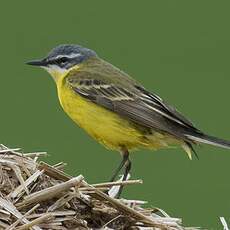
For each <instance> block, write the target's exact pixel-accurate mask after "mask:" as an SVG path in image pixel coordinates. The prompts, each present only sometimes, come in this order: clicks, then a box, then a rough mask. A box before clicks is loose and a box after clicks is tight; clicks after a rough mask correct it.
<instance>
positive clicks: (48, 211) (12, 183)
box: [0, 145, 197, 230]
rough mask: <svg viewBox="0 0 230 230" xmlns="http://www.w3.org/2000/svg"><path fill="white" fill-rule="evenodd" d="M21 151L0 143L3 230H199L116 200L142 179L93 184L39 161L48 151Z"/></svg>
mask: <svg viewBox="0 0 230 230" xmlns="http://www.w3.org/2000/svg"><path fill="white" fill-rule="evenodd" d="M19 151H20V149H9V148H7V147H6V146H4V145H0V229H7V230H13V229H18V230H26V229H33V230H41V229H45V230H46V229H54V230H55V229H63V230H64V229H142V230H147V229H153V230H157V229H164V230H184V229H190V230H192V229H193V230H195V229H197V228H185V227H182V223H181V219H179V218H172V217H170V216H168V215H167V214H166V213H165V212H164V211H162V210H160V209H157V208H152V209H144V208H142V207H141V206H142V205H143V204H144V203H145V202H143V201H138V200H125V199H119V200H118V199H115V198H113V197H115V196H116V193H117V190H118V188H119V185H122V186H128V185H132V184H140V183H142V181H141V180H128V181H125V182H122V181H116V182H112V183H110V182H108V183H99V184H91V185H90V184H88V183H87V182H86V180H85V179H84V177H83V176H82V175H78V176H76V177H72V176H69V175H67V174H65V173H64V172H63V168H64V166H65V164H64V163H59V164H56V165H53V166H51V165H49V164H47V163H45V162H38V158H39V157H40V156H43V155H45V154H46V153H27V154H22V153H20V152H19ZM105 192H106V193H105ZM107 194H109V195H107Z"/></svg>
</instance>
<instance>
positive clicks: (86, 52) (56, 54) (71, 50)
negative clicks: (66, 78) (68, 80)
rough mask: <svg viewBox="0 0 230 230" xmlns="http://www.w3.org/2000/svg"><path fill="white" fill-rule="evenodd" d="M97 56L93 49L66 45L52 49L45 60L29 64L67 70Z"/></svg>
mask: <svg viewBox="0 0 230 230" xmlns="http://www.w3.org/2000/svg"><path fill="white" fill-rule="evenodd" d="M96 56H97V54H96V53H95V52H94V51H93V50H91V49H88V48H84V47H82V46H80V45H73V44H64V45H59V46H57V47H55V48H54V49H52V50H51V51H50V52H49V53H48V55H47V56H46V57H45V58H43V59H40V60H33V61H29V62H27V64H29V65H34V66H40V67H44V68H49V67H54V66H55V67H57V68H60V69H65V70H67V69H69V68H71V67H72V66H74V65H77V64H79V63H81V62H83V61H85V60H87V59H89V58H90V57H96Z"/></svg>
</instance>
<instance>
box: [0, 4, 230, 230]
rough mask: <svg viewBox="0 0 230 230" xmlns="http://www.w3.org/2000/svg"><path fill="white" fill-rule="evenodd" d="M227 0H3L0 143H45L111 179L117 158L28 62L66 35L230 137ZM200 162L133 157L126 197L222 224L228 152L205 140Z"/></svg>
mask: <svg viewBox="0 0 230 230" xmlns="http://www.w3.org/2000/svg"><path fill="white" fill-rule="evenodd" d="M229 3H230V2H229V1H211V0H208V1H206V0H199V1H198V0H193V1H185V0H180V1H179V0H168V1H165V0H158V1H150V0H149V1H132V0H126V1H118V0H117V1H106V0H104V1H102V0H101V1H76V0H75V1H71V0H69V1H29V0H28V1H1V8H0V28H1V32H0V52H1V53H0V65H1V76H0V86H1V90H0V103H1V104H0V105H1V112H0V127H1V139H0V142H1V143H4V144H6V145H8V146H10V147H22V148H23V150H24V151H27V152H28V151H37V150H39V151H43V150H44V151H47V152H48V153H49V154H50V155H51V156H50V157H49V158H47V159H46V160H47V161H48V162H51V163H55V162H60V161H64V162H67V163H68V167H67V172H68V173H71V174H72V175H78V174H80V173H81V174H83V175H84V176H85V177H86V178H87V180H88V181H89V182H101V181H106V180H108V179H109V177H110V176H111V172H112V170H113V169H114V168H115V167H116V165H117V164H118V162H119V161H120V156H119V154H117V153H113V152H109V151H108V150H106V149H104V147H102V146H100V145H99V144H97V143H96V142H95V141H94V140H92V139H91V138H89V137H88V136H87V135H86V134H85V132H84V131H83V130H81V129H79V128H77V127H76V126H75V125H74V124H73V122H72V121H71V120H70V119H69V118H68V117H67V115H65V113H64V112H63V111H62V109H61V108H60V106H59V103H58V100H57V95H56V88H55V85H54V82H53V81H52V79H51V77H49V75H48V73H46V72H44V71H43V70H40V69H36V68H32V67H31V66H26V65H25V64H24V63H25V61H27V60H28V59H32V58H37V57H42V56H44V55H45V54H46V53H47V52H48V51H49V50H50V49H51V48H53V47H54V46H56V45H58V44H61V43H77V44H81V45H83V46H86V47H89V48H91V49H94V50H96V51H97V53H98V54H99V56H100V57H102V58H104V59H106V60H107V61H109V62H111V63H113V64H114V65H116V66H118V67H119V68H121V69H123V70H124V71H126V72H127V73H129V74H130V75H131V76H133V77H134V78H136V79H137V80H138V81H140V82H141V83H143V85H145V86H146V87H147V88H148V89H149V90H152V91H154V92H157V93H158V94H159V95H161V97H163V98H164V99H165V100H166V101H168V102H169V103H171V104H172V105H174V106H176V107H177V108H178V109H179V110H180V111H181V112H183V113H184V114H185V115H186V116H188V117H189V118H190V119H191V120H192V121H193V122H194V123H195V124H196V126H197V127H199V128H201V129H202V130H203V131H205V132H208V133H210V134H213V135H217V136H219V137H223V138H226V139H230V125H229V116H230V105H229V95H230V92H229V85H230V78H229V74H230V68H229V59H230V55H229V54H230V30H229V23H230V14H229V7H230V4H229ZM197 151H198V153H199V156H200V160H196V159H195V160H193V161H189V160H188V158H187V156H186V154H185V153H184V152H183V151H182V150H181V149H168V150H161V151H158V152H151V151H147V150H141V151H139V152H137V153H135V154H133V156H132V160H133V171H132V178H142V179H143V180H144V184H143V185H142V186H141V185H138V186H132V187H128V188H127V189H126V190H125V193H124V196H125V197H129V198H133V199H142V200H148V201H149V205H152V206H158V207H161V208H162V209H164V210H165V211H167V212H168V213H169V214H171V215H173V216H175V217H183V220H184V223H185V224H186V225H192V226H202V227H208V228H209V229H222V227H221V226H220V224H219V220H218V217H219V216H225V217H226V218H227V220H228V218H229V214H230V200H229V192H230V181H229V162H230V151H227V150H223V149H219V148H213V147H209V146H203V147H201V148H197Z"/></svg>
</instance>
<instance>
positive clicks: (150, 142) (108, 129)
mask: <svg viewBox="0 0 230 230" xmlns="http://www.w3.org/2000/svg"><path fill="white" fill-rule="evenodd" d="M56 83H57V89H58V96H59V100H60V103H61V105H62V107H63V109H64V111H65V112H66V113H67V114H68V115H69V117H70V118H71V119H72V120H73V121H74V122H75V123H76V124H77V125H78V126H80V127H81V128H83V129H84V130H85V131H86V132H87V133H88V134H89V135H90V136H92V137H93V138H95V139H96V140H97V141H98V142H100V143H101V144H103V145H105V146H106V147H107V148H109V149H113V150H118V151H119V150H120V148H121V147H123V146H125V147H126V148H128V149H129V150H131V149H136V148H141V147H142V148H143V147H144V148H151V149H159V148H162V147H167V146H168V144H171V143H173V142H174V141H175V140H174V139H173V140H172V138H171V137H169V136H167V135H162V134H160V133H157V132H153V134H151V135H146V133H144V132H143V129H141V128H140V127H138V126H137V125H135V124H134V123H132V122H130V121H128V120H126V119H124V118H122V117H120V116H119V115H117V114H115V113H113V112H111V111H109V110H107V109H104V108H103V107H101V106H98V105H96V104H94V103H92V102H90V101H88V100H87V99H85V98H83V97H81V96H80V95H78V94H77V93H75V92H74V91H73V90H72V89H71V88H70V87H69V85H68V84H66V83H65V81H64V80H63V79H62V80H58V81H56Z"/></svg>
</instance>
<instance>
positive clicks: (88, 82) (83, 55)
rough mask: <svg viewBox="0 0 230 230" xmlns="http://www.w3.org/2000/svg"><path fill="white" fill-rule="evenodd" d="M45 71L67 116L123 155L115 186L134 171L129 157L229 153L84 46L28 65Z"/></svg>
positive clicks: (62, 49)
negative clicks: (176, 151)
mask: <svg viewBox="0 0 230 230" xmlns="http://www.w3.org/2000/svg"><path fill="white" fill-rule="evenodd" d="M28 64H30V65H34V66H40V67H42V68H44V69H46V70H47V71H48V72H49V73H50V74H51V76H52V77H53V79H54V80H55V82H56V85H57V91H58V97H59V100H60V103H61V106H62V107H63V109H64V110H65V112H66V113H67V114H68V115H69V116H70V117H71V118H72V120H73V121H74V122H75V123H77V124H78V125H79V126H80V127H81V128H83V129H84V130H85V131H86V132H87V133H88V134H89V135H90V136H92V137H93V138H94V139H96V140H97V141H98V142H100V143H101V144H103V145H104V146H105V147H107V148H108V149H112V150H117V151H119V152H120V153H121V154H122V156H123V159H122V162H121V163H120V165H119V167H118V168H117V169H116V171H115V173H114V175H113V177H112V180H114V179H115V178H116V176H117V174H118V173H119V172H120V171H121V169H123V167H124V168H125V170H124V176H123V179H124V180H125V179H126V177H127V175H128V173H129V171H130V169H131V161H130V159H129V151H132V150H135V149H139V148H147V149H154V150H157V149H160V148H166V147H168V146H171V145H179V146H181V147H182V148H183V149H184V150H185V151H186V152H187V154H188V156H189V157H190V158H191V157H192V153H194V154H196V153H195V151H194V149H193V145H194V144H198V143H205V144H210V145H215V146H218V147H223V148H228V149H229V148H230V141H226V140H222V139H219V138H216V137H213V136H209V135H206V134H204V133H203V132H202V131H200V130H199V129H197V128H195V127H194V125H193V124H192V123H191V122H190V121H189V120H187V119H186V118H185V117H184V116H183V115H181V114H180V113H179V112H178V111H177V110H176V109H175V108H173V107H172V106H170V105H168V104H167V103H166V102H165V101H163V100H162V99H161V98H160V97H159V96H157V95H156V94H153V93H151V92H149V91H148V90H146V89H145V88H144V87H143V86H142V85H141V84H139V83H138V82H137V81H135V80H134V79H132V78H131V77H130V76H129V75H127V74H126V73H124V72H122V71H121V70H120V69H118V68H116V67H115V66H113V65H111V64H110V63H108V62H106V61H104V60H103V59H101V58H99V57H98V55H97V54H96V53H95V52H94V51H93V50H90V49H87V48H84V47H81V46H79V45H60V46H58V47H56V48H54V49H53V50H52V51H51V52H50V53H49V54H48V55H47V56H46V57H45V58H43V59H40V60H35V61H30V62H28Z"/></svg>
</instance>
